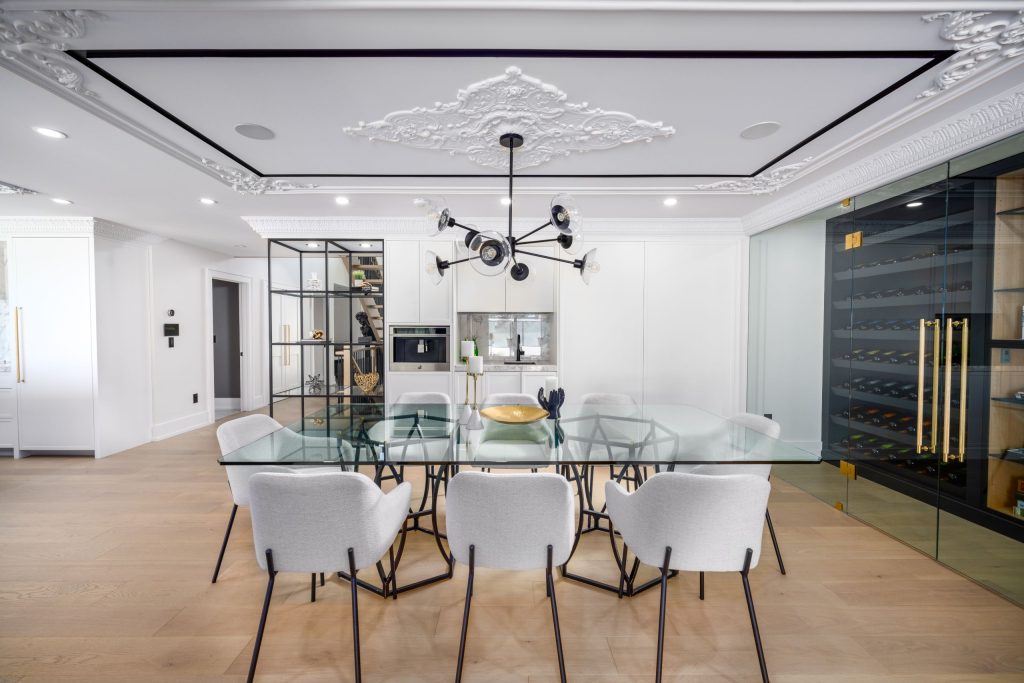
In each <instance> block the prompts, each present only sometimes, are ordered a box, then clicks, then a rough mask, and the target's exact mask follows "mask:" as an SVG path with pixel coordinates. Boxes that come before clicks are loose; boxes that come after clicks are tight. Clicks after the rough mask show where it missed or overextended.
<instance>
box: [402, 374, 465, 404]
mask: <svg viewBox="0 0 1024 683" xmlns="http://www.w3.org/2000/svg"><path fill="white" fill-rule="evenodd" d="M387 382H388V385H387V393H388V401H390V402H391V403H394V402H395V401H397V400H398V397H399V396H401V395H402V394H404V393H407V392H422V391H438V392H441V393H442V394H447V395H448V396H451V395H452V387H451V384H452V374H451V373H450V372H389V373H388V375H387Z"/></svg>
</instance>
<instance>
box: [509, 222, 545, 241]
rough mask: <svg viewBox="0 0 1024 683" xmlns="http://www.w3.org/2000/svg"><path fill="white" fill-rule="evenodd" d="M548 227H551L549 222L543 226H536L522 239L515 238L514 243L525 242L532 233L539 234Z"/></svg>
mask: <svg viewBox="0 0 1024 683" xmlns="http://www.w3.org/2000/svg"><path fill="white" fill-rule="evenodd" d="M549 225H551V221H548V222H547V223H545V224H544V225H541V226H538V227H536V228H534V229H533V230H531V231H530V232H528V233H526V234H525V235H523V236H522V237H517V238H516V242H522V241H523V240H525V239H526V238H527V237H529V236H530V235H532V234H533V233H535V232H540V231H541V230H543V229H544V228H546V227H548V226H549ZM546 241H548V242H550V241H551V240H546Z"/></svg>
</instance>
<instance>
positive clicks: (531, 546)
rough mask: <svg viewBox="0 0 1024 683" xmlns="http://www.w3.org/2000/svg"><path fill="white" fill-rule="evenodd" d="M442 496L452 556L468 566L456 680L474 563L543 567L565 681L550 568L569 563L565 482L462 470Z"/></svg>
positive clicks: (569, 520) (570, 517)
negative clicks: (445, 509)
mask: <svg viewBox="0 0 1024 683" xmlns="http://www.w3.org/2000/svg"><path fill="white" fill-rule="evenodd" d="M446 500H447V531H448V545H449V547H450V548H451V552H452V558H453V560H454V561H456V562H460V563H462V564H465V565H467V566H468V567H469V578H468V580H467V584H466V605H465V609H464V611H463V616H462V633H461V636H460V638H459V661H458V666H457V668H456V670H455V681H456V683H459V681H461V680H462V662H463V658H464V656H465V653H466V632H467V629H468V628H469V607H470V603H471V601H472V598H473V578H474V575H475V572H476V568H477V567H492V568H496V569H519V570H527V569H542V568H543V569H544V570H545V572H546V576H545V582H546V585H547V596H548V598H550V600H551V617H552V621H553V622H554V627H555V649H556V651H557V653H558V671H559V674H560V676H561V680H562V682H563V683H564V682H565V680H566V678H565V659H564V657H563V656H562V634H561V629H560V628H559V624H558V605H557V603H556V601H555V583H554V578H553V574H552V569H553V567H555V566H561V565H563V564H565V563H566V562H568V561H569V555H570V554H571V553H572V546H573V532H574V529H573V495H572V489H571V488H570V486H569V482H568V481H566V480H565V478H563V477H561V476H559V475H557V474H547V473H542V474H525V473H524V474H490V473H485V472H461V473H459V474H457V475H455V476H454V477H452V480H451V482H450V483H449V484H448V494H447V498H446Z"/></svg>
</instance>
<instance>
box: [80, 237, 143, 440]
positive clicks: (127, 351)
mask: <svg viewBox="0 0 1024 683" xmlns="http://www.w3.org/2000/svg"><path fill="white" fill-rule="evenodd" d="M94 250H95V259H96V267H95V277H96V356H97V376H98V379H99V381H98V399H99V400H98V401H97V404H96V455H97V457H103V456H107V455H110V454H111V453H117V452H118V451H123V450H125V449H127V448H133V447H135V446H138V445H140V444H144V443H147V442H149V440H150V434H151V419H152V417H151V415H152V396H153V394H152V391H151V378H150V329H149V248H148V247H147V246H146V245H143V244H139V243H129V242H122V241H119V240H112V239H108V238H105V237H96V238H95V240H94Z"/></svg>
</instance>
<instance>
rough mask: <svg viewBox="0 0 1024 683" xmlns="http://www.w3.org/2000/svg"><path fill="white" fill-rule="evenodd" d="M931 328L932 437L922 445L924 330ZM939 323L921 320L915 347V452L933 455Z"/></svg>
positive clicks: (937, 381)
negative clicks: (927, 442) (929, 441)
mask: <svg viewBox="0 0 1024 683" xmlns="http://www.w3.org/2000/svg"><path fill="white" fill-rule="evenodd" d="M928 327H931V328H932V332H933V335H932V349H933V351H932V435H931V443H929V444H927V445H926V444H925V443H924V393H925V392H924V364H925V358H926V356H925V336H926V335H925V328H928ZM938 357H939V322H938V321H937V320H925V319H924V318H921V320H920V322H919V325H918V345H917V452H918V453H934V452H935V451H936V450H937V448H936V441H935V438H936V436H937V431H936V430H937V429H938V425H937V424H936V419H935V418H936V416H937V413H938V407H939V395H938V393H937V392H936V391H935V387H936V386H938V383H939V365H938Z"/></svg>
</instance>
